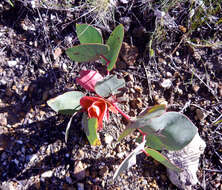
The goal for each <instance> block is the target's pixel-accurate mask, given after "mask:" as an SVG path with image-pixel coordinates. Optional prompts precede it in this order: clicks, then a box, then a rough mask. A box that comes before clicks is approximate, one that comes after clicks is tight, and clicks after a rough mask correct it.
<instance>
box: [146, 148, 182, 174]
mask: <svg viewBox="0 0 222 190" xmlns="http://www.w3.org/2000/svg"><path fill="white" fill-rule="evenodd" d="M145 151H146V152H147V153H148V154H149V155H150V156H151V157H152V158H154V159H155V160H157V161H158V162H160V163H161V164H163V165H164V166H166V167H167V168H169V169H171V170H174V171H177V172H182V169H180V168H178V167H177V166H176V165H174V164H173V163H171V162H170V161H169V160H168V159H167V158H166V157H165V156H164V155H162V154H161V153H159V152H158V151H156V150H153V149H151V148H145Z"/></svg>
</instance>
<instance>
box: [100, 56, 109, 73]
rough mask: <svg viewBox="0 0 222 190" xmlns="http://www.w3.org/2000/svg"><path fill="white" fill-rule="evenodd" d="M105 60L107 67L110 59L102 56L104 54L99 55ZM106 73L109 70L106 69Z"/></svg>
mask: <svg viewBox="0 0 222 190" xmlns="http://www.w3.org/2000/svg"><path fill="white" fill-rule="evenodd" d="M100 56H101V57H102V58H103V59H104V60H105V61H106V66H107V67H108V65H109V63H110V61H109V60H108V59H107V58H106V57H105V56H104V55H100ZM107 75H109V71H108V70H107Z"/></svg>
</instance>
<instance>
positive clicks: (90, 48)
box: [66, 43, 109, 62]
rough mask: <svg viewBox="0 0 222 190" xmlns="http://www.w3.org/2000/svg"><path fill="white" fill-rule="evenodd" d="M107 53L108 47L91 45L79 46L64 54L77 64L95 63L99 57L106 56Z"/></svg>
mask: <svg viewBox="0 0 222 190" xmlns="http://www.w3.org/2000/svg"><path fill="white" fill-rule="evenodd" d="M108 51H109V46H108V45H103V44H98V43H92V44H81V45H77V46H74V47H72V48H68V49H67V50H66V54H67V55H68V56H69V58H70V59H71V60H73V61H77V62H89V61H95V60H97V59H99V58H100V56H101V55H104V54H106V53H107V52H108Z"/></svg>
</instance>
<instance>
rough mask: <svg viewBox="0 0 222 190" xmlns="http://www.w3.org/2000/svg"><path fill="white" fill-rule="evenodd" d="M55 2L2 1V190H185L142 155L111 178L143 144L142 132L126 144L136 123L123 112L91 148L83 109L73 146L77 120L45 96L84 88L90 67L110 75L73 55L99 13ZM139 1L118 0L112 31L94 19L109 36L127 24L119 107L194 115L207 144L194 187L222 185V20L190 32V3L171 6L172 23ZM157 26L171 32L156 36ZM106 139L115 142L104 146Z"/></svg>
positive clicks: (134, 112)
mask: <svg viewBox="0 0 222 190" xmlns="http://www.w3.org/2000/svg"><path fill="white" fill-rule="evenodd" d="M67 2H68V1H67ZM50 3H52V4H50V5H51V6H45V5H44V4H37V5H39V6H35V7H34V8H33V7H32V4H31V3H28V2H25V1H24V2H22V1H16V2H15V3H14V7H12V6H10V4H8V3H7V2H6V1H3V2H0V5H1V6H0V161H1V165H0V187H1V189H10V190H11V189H15V190H18V189H81V188H82V189H93V190H94V189H176V187H175V186H174V185H173V184H171V182H170V181H169V179H168V178H167V175H166V169H165V168H164V167H163V166H162V165H161V164H159V163H157V162H156V161H154V160H153V159H151V158H150V157H146V156H145V155H143V154H141V155H139V156H138V163H137V165H136V166H134V167H132V169H130V170H129V171H127V172H126V173H124V174H122V175H121V177H119V178H118V179H117V180H116V181H113V180H112V176H113V174H114V172H115V170H116V169H117V167H118V165H119V164H120V163H121V161H122V160H123V159H124V158H125V156H126V155H127V154H128V153H129V152H130V151H132V150H133V149H134V148H135V147H136V145H135V137H136V136H137V135H138V133H135V134H134V135H132V136H130V137H127V138H126V139H125V140H124V141H122V142H120V143H118V142H117V138H118V136H119V134H120V132H121V131H123V129H124V128H125V126H126V125H127V121H125V120H124V118H122V117H121V116H120V115H111V119H110V121H109V122H106V125H105V127H104V129H103V131H102V132H101V133H100V137H101V140H102V145H101V146H100V147H91V146H90V145H89V144H88V141H87V138H86V136H85V134H84V132H83V131H82V129H81V118H82V114H81V113H79V114H78V115H77V116H76V117H75V119H74V120H73V122H72V127H71V131H70V134H71V135H70V137H69V140H68V143H67V144H66V143H65V135H64V134H65V129H66V125H67V123H68V121H69V117H68V116H63V115H58V114H56V113H55V112H53V111H52V110H51V109H50V108H49V107H48V105H47V104H46V101H47V100H49V99H50V98H52V97H56V96H57V95H59V94H62V93H64V92H66V91H70V90H81V91H83V92H85V91H84V89H82V88H81V87H80V86H79V85H77V84H76V83H75V79H76V77H77V76H78V75H79V72H80V71H81V70H82V69H86V68H87V69H96V70H98V71H99V72H100V73H101V74H103V75H104V74H105V73H106V72H105V66H103V65H101V63H99V62H96V63H90V64H89V63H81V64H80V63H75V62H72V61H71V60H70V59H69V58H68V57H67V56H66V54H65V50H66V49H67V48H68V47H71V46H73V45H75V44H78V41H77V38H76V34H75V24H76V23H85V22H88V23H90V18H89V17H87V18H85V17H80V15H81V14H82V12H81V11H79V12H78V11H73V10H72V9H70V7H68V8H67V5H66V6H65V5H59V6H54V5H56V2H55V1H54V4H53V2H51V1H50ZM57 3H58V2H57ZM79 3H80V2H79V1H77V2H76V3H73V5H72V6H77V5H79ZM69 6H71V5H69ZM140 6H141V4H140V3H139V2H134V1H129V2H128V3H127V4H125V3H123V2H122V4H121V3H120V4H118V6H117V8H116V15H115V18H116V21H115V22H108V24H109V28H107V27H106V26H104V25H102V24H98V23H95V21H93V20H92V19H91V21H92V23H91V24H94V25H95V26H97V27H98V28H100V29H101V31H102V32H103V35H104V38H105V39H107V37H108V35H109V33H110V31H109V30H112V29H113V28H114V26H115V25H117V24H118V23H119V22H120V23H122V24H123V25H124V27H125V37H124V46H123V48H125V49H122V50H121V55H120V56H119V59H118V62H117V64H116V68H115V69H114V70H113V71H112V72H111V73H113V74H116V75H118V77H121V78H124V79H125V81H126V88H124V89H123V90H124V91H123V92H122V94H120V95H119V96H120V97H118V98H119V99H121V98H122V99H121V103H119V106H120V107H121V108H122V109H123V110H124V111H125V112H126V113H127V114H128V115H129V116H131V117H135V116H137V115H139V113H141V112H142V111H143V110H144V109H145V108H147V107H148V106H153V105H155V104H158V103H164V104H167V105H168V110H174V111H181V112H182V113H184V114H185V115H186V116H188V117H189V118H190V119H191V120H192V122H193V123H194V124H195V125H196V126H197V127H198V132H199V134H200V136H201V138H202V139H203V140H204V141H205V142H206V144H207V147H206V150H205V153H204V155H203V156H202V157H201V160H200V165H199V171H198V179H199V181H200V184H198V185H196V186H195V187H193V189H222V185H221V184H222V176H221V175H222V141H221V139H222V128H221V124H215V122H216V121H219V120H220V119H221V115H222V47H221V45H217V43H219V42H220V43H221V41H222V35H221V34H222V31H221V28H222V27H221V23H218V24H212V23H209V24H203V25H201V26H199V27H198V28H199V29H198V28H196V29H193V31H190V30H188V32H187V31H186V30H187V28H186V27H185V24H186V22H187V20H188V15H187V14H185V13H186V10H188V8H189V4H187V3H181V4H180V6H179V5H178V6H175V8H174V9H172V10H171V9H170V10H169V15H166V16H165V17H164V18H163V19H165V21H164V23H163V25H161V24H160V23H161V20H159V21H160V22H158V15H157V14H156V13H155V11H154V10H153V9H150V8H148V7H146V8H145V9H141V7H140ZM141 10H143V11H141ZM215 14H216V15H215V16H216V17H219V18H221V16H222V15H221V12H218V13H215ZM167 16H168V17H167ZM172 18H174V19H173V21H172V20H170V19H172ZM162 21H163V20H162ZM167 22H168V23H167ZM174 22H175V23H174ZM166 23H167V24H166ZM172 23H173V24H172ZM156 25H157V26H159V27H160V26H161V27H163V28H162V29H161V30H159V32H160V31H161V32H160V33H159V34H158V35H156V36H152V33H153V32H154V31H155V27H156V28H158V27H157V26H156ZM176 26H180V27H176ZM182 26H183V27H182ZM185 29H186V30H185ZM160 37H161V38H160ZM151 39H152V40H153V44H152V49H153V50H154V51H155V54H154V55H152V54H151V53H150V50H149V42H150V40H151ZM191 39H192V40H193V41H192V40H191ZM204 40H207V42H211V43H203V41H204ZM192 43H193V44H195V45H193V44H192ZM212 44H214V45H212ZM168 79H169V80H170V81H171V83H172V84H171V83H170V85H169V87H167V88H166V87H165V85H163V84H165V83H163V82H164V81H166V80H168ZM107 135H110V136H112V137H113V143H111V144H107V143H106V142H105V139H106V137H107ZM76 165H78V168H77V167H76ZM80 166H81V167H80Z"/></svg>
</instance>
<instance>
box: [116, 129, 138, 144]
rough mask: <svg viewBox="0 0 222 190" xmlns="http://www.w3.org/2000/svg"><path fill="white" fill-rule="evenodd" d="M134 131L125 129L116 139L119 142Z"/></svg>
mask: <svg viewBox="0 0 222 190" xmlns="http://www.w3.org/2000/svg"><path fill="white" fill-rule="evenodd" d="M135 130H136V129H133V128H127V129H125V130H124V131H123V132H122V133H121V135H120V136H119V138H118V141H121V140H122V139H124V138H125V137H126V136H127V135H129V134H131V133H133V131H135Z"/></svg>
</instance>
